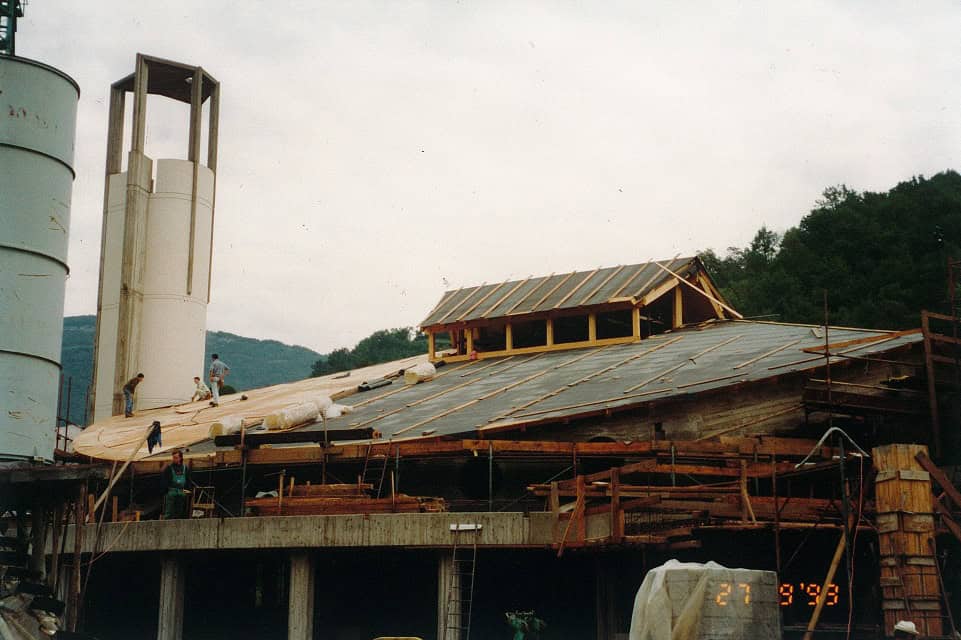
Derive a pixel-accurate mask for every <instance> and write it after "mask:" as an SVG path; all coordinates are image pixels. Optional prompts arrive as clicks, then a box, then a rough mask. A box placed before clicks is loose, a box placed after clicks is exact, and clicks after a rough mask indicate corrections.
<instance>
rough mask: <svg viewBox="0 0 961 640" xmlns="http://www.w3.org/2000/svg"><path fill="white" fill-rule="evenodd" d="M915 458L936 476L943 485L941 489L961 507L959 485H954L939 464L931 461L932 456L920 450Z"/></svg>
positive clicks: (936, 479)
mask: <svg viewBox="0 0 961 640" xmlns="http://www.w3.org/2000/svg"><path fill="white" fill-rule="evenodd" d="M914 459H915V460H917V461H918V464H920V465H921V467H922V468H923V469H924V470H925V471H927V472H928V473H929V474H931V477H932V478H934V480H935V481H936V482H937V483H938V484H939V485H941V489H942V490H943V491H944V494H945V495H946V496H948V497H949V498H951V501H952V502H953V503H954V505H955V508H956V509H961V492H959V491H958V489H957V487H955V486H954V483H952V482H951V480H949V479H948V477H947V476H946V475H944V472H943V471H941V469H940V468H939V467H938V465H936V464H934V462H932V461H931V458H929V457H928V456H926V455H925V454H924V452H923V451H922V452H919V453H918V454H917V455H916V456H915V457H914Z"/></svg>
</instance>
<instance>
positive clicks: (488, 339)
mask: <svg viewBox="0 0 961 640" xmlns="http://www.w3.org/2000/svg"><path fill="white" fill-rule="evenodd" d="M474 348H475V349H476V350H477V351H479V352H484V351H504V350H505V349H507V323H506V322H492V323H491V324H490V325H488V326H486V327H478V328H477V338H475V339H474Z"/></svg>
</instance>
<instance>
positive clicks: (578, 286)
mask: <svg viewBox="0 0 961 640" xmlns="http://www.w3.org/2000/svg"><path fill="white" fill-rule="evenodd" d="M600 270H601V269H600V267H598V268H597V269H594V270H593V271H591V272H590V273H588V274H587V275H586V276H584V279H583V280H581V281H580V282H578V283H577V285H576V286H575V287H574V288H573V289H571V290H570V291H568V292H567V295H565V296H564V297H563V298H561V299H560V300H559V301H558V303H557V304H555V305H554V308H555V309H557V308H559V307H560V306H561V305H563V304H564V303H565V302H567V301H568V300H569V299H570V297H571V296H572V295H574V294H575V293H577V291H578V290H579V289H580V288H581V287H583V286H584V285H585V284H587V281H588V280H590V279H591V278H593V277H594V276H595V275H596V274H597V272H598V271H600Z"/></svg>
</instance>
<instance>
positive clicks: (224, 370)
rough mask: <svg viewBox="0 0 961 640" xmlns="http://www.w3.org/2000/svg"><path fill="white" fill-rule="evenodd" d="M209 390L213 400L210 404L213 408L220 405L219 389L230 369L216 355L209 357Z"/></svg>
mask: <svg viewBox="0 0 961 640" xmlns="http://www.w3.org/2000/svg"><path fill="white" fill-rule="evenodd" d="M209 373H210V390H211V392H213V396H214V399H213V400H212V401H211V402H210V404H211V405H212V406H214V407H216V406H217V405H219V404H220V388H221V387H222V386H224V378H226V377H227V374H228V373H230V367H228V366H227V365H226V364H224V361H223V360H221V359H220V356H218V355H217V354H216V353H214V354H211V355H210V372H209Z"/></svg>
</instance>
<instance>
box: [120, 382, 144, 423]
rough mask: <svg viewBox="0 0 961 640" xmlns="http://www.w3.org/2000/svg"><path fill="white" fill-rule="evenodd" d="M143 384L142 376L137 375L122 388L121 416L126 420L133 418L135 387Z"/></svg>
mask: <svg viewBox="0 0 961 640" xmlns="http://www.w3.org/2000/svg"><path fill="white" fill-rule="evenodd" d="M141 382H143V374H142V373H138V374H137V375H135V376H134V377H133V378H130V380H127V384H125V385H124V386H123V414H124V416H126V417H127V418H130V417H132V416H133V394H134V393H136V391H137V385H138V384H140V383H141Z"/></svg>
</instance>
